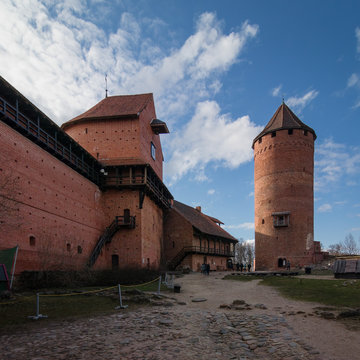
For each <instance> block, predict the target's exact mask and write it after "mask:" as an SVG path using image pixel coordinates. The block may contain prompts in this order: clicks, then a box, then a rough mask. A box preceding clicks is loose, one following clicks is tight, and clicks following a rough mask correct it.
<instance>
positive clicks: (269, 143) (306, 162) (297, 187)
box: [254, 129, 314, 270]
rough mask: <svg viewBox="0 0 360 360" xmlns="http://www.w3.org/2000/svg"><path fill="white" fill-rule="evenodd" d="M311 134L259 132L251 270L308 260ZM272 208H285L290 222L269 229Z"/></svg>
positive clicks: (311, 212)
mask: <svg viewBox="0 0 360 360" xmlns="http://www.w3.org/2000/svg"><path fill="white" fill-rule="evenodd" d="M313 158H314V137H313V134H312V133H310V132H308V133H307V136H305V135H304V131H303V130H300V129H294V130H293V134H292V135H290V134H288V131H287V130H280V131H277V132H276V136H275V137H272V136H271V134H267V135H264V136H263V137H262V138H261V143H260V141H259V140H257V141H256V143H255V144H254V163H255V169H254V180H255V253H256V269H257V270H270V269H278V259H279V258H286V260H289V261H290V262H291V266H303V265H306V264H309V263H311V262H312V255H313V234H314V225H313V215H314V207H313V202H314V199H313V175H314V165H313V164H314V163H313ZM276 212H290V214H289V225H288V226H281V227H274V225H273V219H274V217H273V216H272V214H273V213H276Z"/></svg>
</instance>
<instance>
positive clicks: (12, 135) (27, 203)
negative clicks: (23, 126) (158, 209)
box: [0, 122, 107, 273]
mask: <svg viewBox="0 0 360 360" xmlns="http://www.w3.org/2000/svg"><path fill="white" fill-rule="evenodd" d="M0 148H1V152H0V169H1V170H0V173H1V182H2V183H3V181H4V179H7V178H8V177H9V178H11V179H12V180H11V183H12V189H11V190H10V192H11V193H10V194H9V195H10V197H11V198H14V197H15V199H16V201H14V202H10V205H11V208H12V210H11V211H8V212H7V214H5V216H4V214H3V213H1V214H0V215H1V221H4V223H2V224H1V228H2V231H1V232H0V249H4V248H9V247H13V246H15V245H19V254H18V260H17V267H16V271H17V273H19V272H21V271H23V270H42V269H51V268H79V267H82V266H84V265H85V264H86V262H87V261H88V259H89V256H90V253H91V251H92V250H93V247H94V246H95V244H96V242H97V240H98V238H99V236H100V234H101V233H102V232H103V229H104V227H105V226H107V224H106V222H105V217H104V214H103V211H102V207H101V203H100V198H101V193H100V191H99V189H98V187H97V186H96V185H95V184H93V183H92V182H90V181H88V180H87V179H86V178H84V177H83V176H81V175H80V174H78V173H77V172H75V171H73V170H72V169H71V168H70V167H68V166H67V165H65V164H64V163H62V162H61V161H59V160H58V159H56V158H55V157H53V156H52V155H51V154H49V153H48V152H46V151H44V150H43V149H41V148H40V147H39V146H37V145H36V144H34V143H33V142H32V141H30V140H28V139H27V138H26V137H24V136H23V135H21V134H19V133H18V132H16V131H14V130H13V129H12V128H10V127H9V126H7V125H6V124H4V123H3V122H0ZM5 193H6V190H5ZM14 194H15V196H14Z"/></svg>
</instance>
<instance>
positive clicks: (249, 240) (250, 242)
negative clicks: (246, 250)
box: [240, 239, 255, 246]
mask: <svg viewBox="0 0 360 360" xmlns="http://www.w3.org/2000/svg"><path fill="white" fill-rule="evenodd" d="M240 243H241V244H246V245H250V246H255V239H246V240H243V239H240Z"/></svg>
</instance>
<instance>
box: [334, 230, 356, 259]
mask: <svg viewBox="0 0 360 360" xmlns="http://www.w3.org/2000/svg"><path fill="white" fill-rule="evenodd" d="M359 253H360V244H359V245H358V244H357V243H356V240H355V239H354V236H353V235H352V234H351V233H350V234H348V235H347V236H346V237H345V240H344V242H342V241H340V242H338V243H336V244H332V245H330V246H329V254H330V255H356V254H359Z"/></svg>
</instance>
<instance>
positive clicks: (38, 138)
mask: <svg viewBox="0 0 360 360" xmlns="http://www.w3.org/2000/svg"><path fill="white" fill-rule="evenodd" d="M0 115H1V116H2V118H3V120H4V121H5V122H7V123H8V124H9V125H10V126H11V127H13V128H15V129H16V130H17V131H20V132H21V133H24V134H25V135H26V136H28V137H29V138H30V139H32V140H34V141H35V142H37V143H38V144H39V145H41V147H42V148H44V149H45V150H46V151H48V152H50V153H52V154H54V155H56V157H58V158H60V159H61V160H63V161H64V162H66V163H68V164H69V165H70V166H71V167H72V168H74V170H76V171H78V172H80V173H81V174H82V175H85V176H86V177H87V178H88V179H89V180H91V181H93V182H95V183H96V184H98V183H99V171H98V169H97V167H96V166H95V165H96V164H97V162H96V160H95V159H93V161H88V160H87V159H85V157H87V158H89V157H90V156H91V155H90V154H88V153H86V151H85V150H84V149H81V150H79V149H78V151H77V152H81V156H78V155H77V154H75V153H74V151H73V149H72V141H70V139H69V142H68V143H67V144H63V143H62V142H60V141H59V140H58V139H57V133H56V132H55V136H52V135H51V134H49V133H48V132H47V131H45V130H44V129H42V128H41V125H40V121H39V119H37V121H36V122H35V121H33V120H30V119H29V118H28V117H27V116H25V115H24V114H22V113H21V112H20V111H19V109H18V106H16V107H15V106H13V105H10V104H9V103H8V102H7V101H6V100H4V99H3V98H2V97H0ZM60 131H61V130H60V129H59V132H60ZM73 145H74V146H77V144H76V142H75V141H73Z"/></svg>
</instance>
